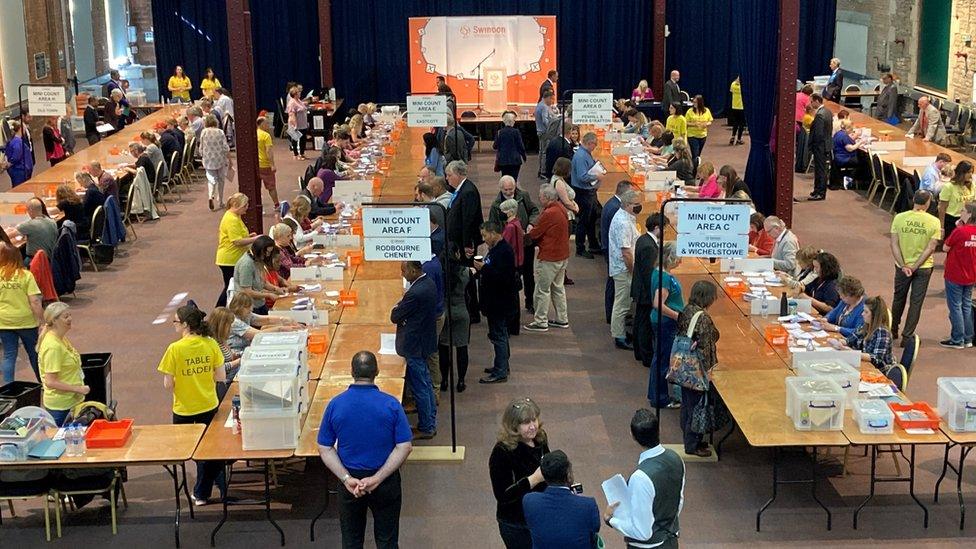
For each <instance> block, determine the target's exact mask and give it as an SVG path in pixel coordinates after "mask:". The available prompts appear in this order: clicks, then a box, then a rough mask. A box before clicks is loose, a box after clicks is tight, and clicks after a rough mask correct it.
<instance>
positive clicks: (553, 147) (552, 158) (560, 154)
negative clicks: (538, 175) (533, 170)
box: [542, 120, 579, 181]
mask: <svg viewBox="0 0 976 549" xmlns="http://www.w3.org/2000/svg"><path fill="white" fill-rule="evenodd" d="M559 126H561V127H559ZM557 127H558V129H559V130H560V132H558V133H561V134H562V135H561V136H556V137H554V138H553V139H550V140H549V141H548V142H547V144H546V165H545V169H544V171H543V172H542V174H543V175H544V176H546V181H549V180H550V179H551V178H552V168H553V167H554V166H555V165H556V160H559V159H560V158H565V159H566V160H569V161H570V162H572V160H573V152H574V151H573V141H572V139H570V136H571V135H572V134H573V131H576V132H579V128H577V127H575V126H573V124H572V123H571V122H570V121H569V120H567V121H566V124H565V125H561V124H560V125H558V126H557ZM547 133H548V132H547Z"/></svg>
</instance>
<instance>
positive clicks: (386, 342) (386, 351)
mask: <svg viewBox="0 0 976 549" xmlns="http://www.w3.org/2000/svg"><path fill="white" fill-rule="evenodd" d="M379 353H380V354H381V355H395V354H397V352H396V334H380V351H379Z"/></svg>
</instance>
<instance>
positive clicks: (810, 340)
mask: <svg viewBox="0 0 976 549" xmlns="http://www.w3.org/2000/svg"><path fill="white" fill-rule="evenodd" d="M815 349H816V347H814V346H813V338H810V339H808V340H807V350H808V351H813V350H815Z"/></svg>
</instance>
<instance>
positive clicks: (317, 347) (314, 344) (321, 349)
mask: <svg viewBox="0 0 976 549" xmlns="http://www.w3.org/2000/svg"><path fill="white" fill-rule="evenodd" d="M328 345H329V337H328V336H327V335H325V334H315V335H310V336H308V352H309V353H312V354H318V355H320V354H322V353H325V350H326V349H327V348H328Z"/></svg>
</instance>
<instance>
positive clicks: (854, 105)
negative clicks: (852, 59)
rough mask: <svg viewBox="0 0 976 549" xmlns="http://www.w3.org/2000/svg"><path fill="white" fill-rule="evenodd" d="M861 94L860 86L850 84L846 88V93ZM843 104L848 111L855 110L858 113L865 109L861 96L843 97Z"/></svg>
mask: <svg viewBox="0 0 976 549" xmlns="http://www.w3.org/2000/svg"><path fill="white" fill-rule="evenodd" d="M860 92H861V86H858V85H857V84H848V85H847V86H844V93H860ZM841 104H842V105H843V106H844V108H846V109H854V110H858V111H860V110H863V109H864V105H863V104H862V103H861V96H859V95H854V96H848V97H841Z"/></svg>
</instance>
